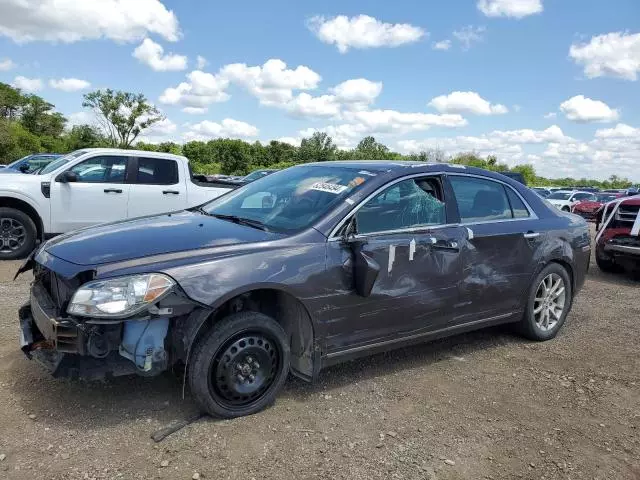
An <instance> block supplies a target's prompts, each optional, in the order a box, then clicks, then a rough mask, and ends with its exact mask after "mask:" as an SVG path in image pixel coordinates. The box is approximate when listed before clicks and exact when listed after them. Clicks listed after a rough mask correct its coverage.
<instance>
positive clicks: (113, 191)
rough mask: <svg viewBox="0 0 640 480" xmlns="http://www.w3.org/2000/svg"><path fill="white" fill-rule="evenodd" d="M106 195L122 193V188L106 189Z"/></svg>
mask: <svg viewBox="0 0 640 480" xmlns="http://www.w3.org/2000/svg"><path fill="white" fill-rule="evenodd" d="M104 193H122V189H120V188H105V189H104Z"/></svg>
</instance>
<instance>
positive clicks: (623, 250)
mask: <svg viewBox="0 0 640 480" xmlns="http://www.w3.org/2000/svg"><path fill="white" fill-rule="evenodd" d="M604 251H605V252H606V253H608V254H611V255H625V256H634V257H637V258H638V260H640V247H634V246H630V245H616V244H615V243H608V244H605V246H604Z"/></svg>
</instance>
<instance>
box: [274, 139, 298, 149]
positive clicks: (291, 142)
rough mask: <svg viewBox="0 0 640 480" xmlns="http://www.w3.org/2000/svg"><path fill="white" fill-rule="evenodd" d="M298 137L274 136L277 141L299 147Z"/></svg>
mask: <svg viewBox="0 0 640 480" xmlns="http://www.w3.org/2000/svg"><path fill="white" fill-rule="evenodd" d="M300 140H301V138H300V137H280V138H276V141H278V142H282V143H288V144H289V145H293V146H294V147H299V146H300Z"/></svg>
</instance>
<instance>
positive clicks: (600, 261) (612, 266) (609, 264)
mask: <svg viewBox="0 0 640 480" xmlns="http://www.w3.org/2000/svg"><path fill="white" fill-rule="evenodd" d="M596 264H597V265H598V268H599V269H600V270H602V271H603V272H606V273H620V272H621V271H622V268H621V267H620V265H618V264H616V263H615V262H614V261H613V260H610V259H608V258H604V257H601V256H600V255H598V252H596Z"/></svg>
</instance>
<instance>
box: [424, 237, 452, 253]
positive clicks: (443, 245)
mask: <svg viewBox="0 0 640 480" xmlns="http://www.w3.org/2000/svg"><path fill="white" fill-rule="evenodd" d="M427 242H428V243H429V244H430V245H431V248H439V249H441V250H455V251H458V250H460V247H459V245H458V242H456V241H454V240H444V241H441V242H438V241H437V240H436V239H435V238H433V237H431V238H429V239H427Z"/></svg>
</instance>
